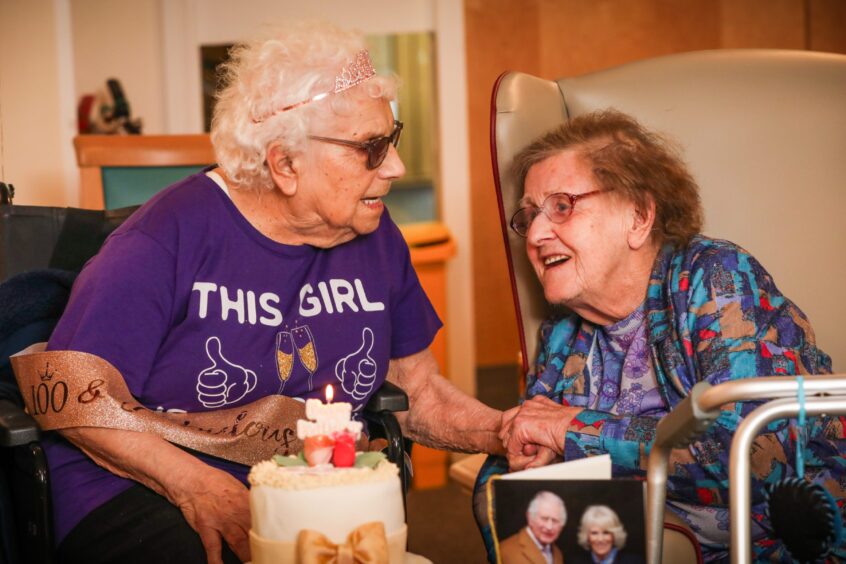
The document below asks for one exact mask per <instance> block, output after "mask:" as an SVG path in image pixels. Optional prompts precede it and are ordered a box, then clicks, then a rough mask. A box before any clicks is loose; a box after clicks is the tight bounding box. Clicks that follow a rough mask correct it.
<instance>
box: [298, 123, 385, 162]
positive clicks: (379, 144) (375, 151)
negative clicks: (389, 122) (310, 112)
mask: <svg viewBox="0 0 846 564" xmlns="http://www.w3.org/2000/svg"><path fill="white" fill-rule="evenodd" d="M400 133H402V122H401V121H399V120H394V130H393V131H391V134H390V135H387V136H385V137H374V138H373V139H368V140H367V141H348V140H347V139H335V138H334V137H320V136H319V135H309V136H308V137H309V139H314V140H315V141H323V142H325V143H335V144H336V145H346V146H347V147H353V148H355V149H359V150H361V151H365V152H366V153H367V170H373V169H375V168H379V165H381V164H382V163H383V162H384V161H385V157H386V156H388V149H389V148H390V146H391V145H393V146H394V147H396V146H397V145H399V140H400Z"/></svg>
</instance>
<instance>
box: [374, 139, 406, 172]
mask: <svg viewBox="0 0 846 564" xmlns="http://www.w3.org/2000/svg"><path fill="white" fill-rule="evenodd" d="M379 176H380V177H382V178H384V179H386V180H396V179H398V178H402V177H403V176H405V165H404V164H403V163H402V159H401V158H400V156H399V153H398V152H397V149H396V147H394V146H393V145H391V146H390V147H388V154H387V155H385V160H384V161H382V164H381V165H379Z"/></svg>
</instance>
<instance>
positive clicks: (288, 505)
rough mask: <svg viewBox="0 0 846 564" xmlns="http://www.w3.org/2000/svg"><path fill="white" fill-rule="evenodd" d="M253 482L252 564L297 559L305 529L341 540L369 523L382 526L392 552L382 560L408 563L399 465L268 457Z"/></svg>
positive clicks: (336, 541)
mask: <svg viewBox="0 0 846 564" xmlns="http://www.w3.org/2000/svg"><path fill="white" fill-rule="evenodd" d="M249 481H250V486H251V487H250V512H251V514H252V530H251V531H250V543H251V547H252V558H253V564H263V563H264V562H299V561H300V560H299V558H298V548H297V543H298V537H300V536H301V532H303V531H314V532H317V533H320V534H321V535H323V536H325V537H326V539H328V541H331V543H333V544H335V545H343V544H344V543H348V540H349V539H348V537H349V536H350V534H351V533H353V531H356V530H357V529H358V528H359V527H362V526H363V525H367V524H370V523H381V524H382V525H383V526H384V532H385V537H386V540H387V547H388V550H387V552H388V554H387V555H386V556H387V560H381V559H380V560H379V561H384V562H390V563H391V564H394V563H402V562H404V558H405V545H406V536H407V529H406V524H405V512H404V510H403V500H402V488H401V486H400V480H399V470H398V469H397V467H396V465H394V464H391V463H390V462H387V461H382V462H379V463H378V465H376V466H375V467H374V468H369V467H363V468H358V467H349V468H336V467H334V466H332V465H329V464H325V465H319V466H313V467H311V466H290V467H285V466H280V465H278V464H277V463H276V462H274V461H272V460H268V461H265V462H260V463H259V464H257V465H256V466H254V467H253V468H252V470H251V471H250V476H249ZM360 530H361V529H359V531H360ZM371 531H372V528H371ZM359 534H360V533H359ZM311 538H313V537H311ZM302 540H303V539H300V541H301V542H302Z"/></svg>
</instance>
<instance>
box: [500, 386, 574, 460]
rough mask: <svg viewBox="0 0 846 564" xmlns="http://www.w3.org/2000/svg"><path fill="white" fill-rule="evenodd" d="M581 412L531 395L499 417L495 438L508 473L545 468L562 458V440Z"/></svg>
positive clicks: (545, 398)
mask: <svg viewBox="0 0 846 564" xmlns="http://www.w3.org/2000/svg"><path fill="white" fill-rule="evenodd" d="M581 410H582V408H580V407H569V406H565V405H561V404H559V403H555V402H554V401H552V400H551V399H549V398H547V397H545V396H535V397H533V398H532V399H529V400H526V401H525V402H523V405H519V406H517V407H513V408H511V409H509V410H508V411H505V412H503V414H502V425H501V427H500V431H499V439H500V440H501V441H502V445H503V448H504V449H505V455H506V457H507V458H508V466H509V467H510V469H511V470H512V471H514V470H524V469H526V468H536V467H538V466H545V465H547V464H549V463H551V462H554V461H557V460H561V459H563V457H564V438H565V435H566V434H567V429H568V428H569V426H570V422H571V421H572V420H573V418H574V417H575V416H576V415H578V414H579V412H580V411H581Z"/></svg>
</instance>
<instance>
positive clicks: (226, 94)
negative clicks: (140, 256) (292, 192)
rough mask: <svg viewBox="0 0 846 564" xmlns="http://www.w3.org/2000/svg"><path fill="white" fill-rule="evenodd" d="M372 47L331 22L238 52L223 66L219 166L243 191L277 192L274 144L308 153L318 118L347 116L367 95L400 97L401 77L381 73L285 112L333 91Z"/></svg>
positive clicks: (277, 31)
mask: <svg viewBox="0 0 846 564" xmlns="http://www.w3.org/2000/svg"><path fill="white" fill-rule="evenodd" d="M365 48H366V47H365V44H364V37H363V36H362V35H361V33H358V32H353V31H347V30H343V29H341V28H339V27H337V26H335V25H332V24H329V23H326V22H296V23H292V24H287V25H284V26H279V27H276V28H274V29H272V30H270V31H269V33H265V34H264V35H263V36H262V37H260V38H257V39H254V40H252V41H247V42H245V43H242V44H239V45H236V46H235V47H233V49H232V50H231V51H230V53H229V55H230V59H229V61H228V62H227V63H225V64H224V65H223V74H222V80H223V85H224V86H223V88H222V89H221V90H220V92H219V93H218V95H217V104H216V105H215V108H214V115H213V117H212V126H211V141H212V145H213V146H214V152H215V158H216V159H217V163H218V165H219V166H220V167H221V168H223V170H224V172H225V173H226V175H227V177H228V178H229V179H230V180H231V181H232V182H233V183H234V184H235V185H236V187H237V188H253V189H265V190H270V189H272V188H273V187H274V184H273V179H272V178H271V176H270V173H269V171H268V168H267V164H266V162H265V160H266V153H267V147H268V146H269V145H270V144H271V143H273V142H280V143H281V144H282V146H283V147H285V148H286V149H287V150H289V151H297V150H300V149H302V146H303V145H304V143H305V141H306V140H307V137H308V131H309V122H310V120H311V119H313V118H314V116H316V115H320V114H322V113H325V112H329V111H332V112H335V114H338V115H344V114H346V113H348V112H349V111H350V109H349V107H350V101H351V99H352V98H353V97H354V96H360V95H361V93H362V92H365V93H366V94H367V95H369V96H371V97H373V98H384V99H385V100H393V99H394V97H395V96H396V90H397V79H396V78H395V77H393V76H390V77H389V76H380V75H376V76H374V77H372V78H370V79H369V80H366V81H365V82H363V83H361V84H359V85H358V86H354V87H353V88H350V89H349V90H345V91H343V92H340V93H338V94H332V95H330V96H327V97H326V98H324V99H322V100H319V101H313V102H309V103H306V104H303V105H301V106H298V107H297V108H295V109H291V110H288V111H284V112H283V111H279V110H280V109H281V108H284V107H286V106H290V105H293V104H297V103H300V102H303V101H304V100H308V99H309V98H311V97H312V96H315V95H317V94H320V93H323V92H331V91H333V90H334V87H335V76H336V75H337V74H338V73H339V72H340V70H341V69H342V68H343V67H344V66H345V65H346V64H348V63H349V62H350V61H351V60H352V59H353V57H354V56H355V55H356V54H357V53H358V52H359V51H361V50H362V49H365Z"/></svg>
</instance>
